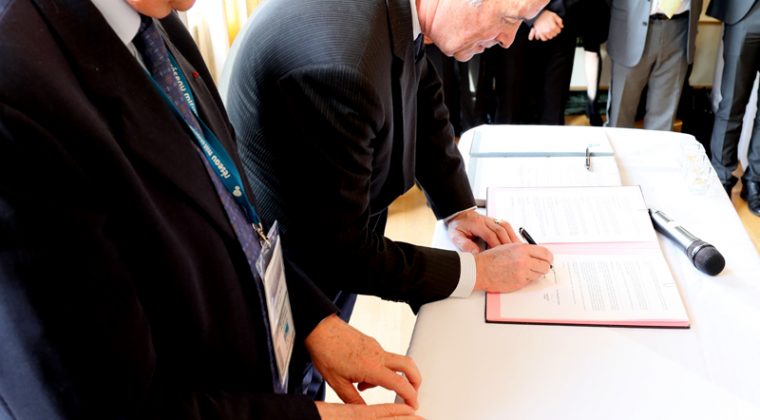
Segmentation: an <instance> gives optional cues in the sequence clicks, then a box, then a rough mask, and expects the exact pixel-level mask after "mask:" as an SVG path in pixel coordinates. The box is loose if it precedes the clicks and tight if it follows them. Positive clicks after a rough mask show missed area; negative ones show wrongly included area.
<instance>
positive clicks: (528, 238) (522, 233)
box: [517, 228, 538, 245]
mask: <svg viewBox="0 0 760 420" xmlns="http://www.w3.org/2000/svg"><path fill="white" fill-rule="evenodd" d="M517 231H518V232H520V236H522V237H523V238H525V240H526V241H527V242H528V243H529V244H531V245H538V244H537V243H536V241H535V240H534V239H533V237H532V236H530V233H528V231H527V230H525V229H523V228H520V229H517Z"/></svg>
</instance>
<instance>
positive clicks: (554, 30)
mask: <svg viewBox="0 0 760 420" xmlns="http://www.w3.org/2000/svg"><path fill="white" fill-rule="evenodd" d="M564 27H565V26H564V24H563V23H562V18H561V17H559V15H558V14H556V13H554V12H552V11H551V10H544V11H543V12H541V14H540V15H538V18H536V21H535V22H534V23H533V27H532V28H530V33H529V34H528V39H529V40H531V41H533V40H536V39H538V40H541V41H548V40H550V39H552V38H554V37H555V36H557V35H559V33H560V32H562V28H564Z"/></svg>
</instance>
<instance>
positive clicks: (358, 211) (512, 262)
mask: <svg viewBox="0 0 760 420" xmlns="http://www.w3.org/2000/svg"><path fill="white" fill-rule="evenodd" d="M545 3H546V0H489V1H468V0H440V1H439V0H419V1H417V2H414V1H410V0H388V1H387V2H378V1H375V0H357V1H350V2H346V1H344V0H295V1H293V0H270V1H268V2H266V3H264V4H262V6H261V7H260V8H259V10H258V11H257V13H256V14H255V15H254V16H253V18H252V19H251V21H250V22H249V23H248V24H247V28H246V30H245V31H244V33H243V34H242V35H241V36H239V39H238V40H237V41H236V42H239V43H240V44H239V45H238V46H237V48H238V54H237V58H236V60H235V62H234V63H233V70H232V75H231V81H230V86H229V95H228V100H227V105H228V108H229V112H230V118H231V120H232V122H233V125H234V126H235V129H236V131H237V134H238V145H239V148H240V153H241V157H242V161H243V164H244V166H245V169H246V173H247V174H249V176H250V177H252V179H254V181H253V184H252V188H253V190H254V192H255V194H256V197H257V199H258V200H259V204H260V208H261V212H262V219H263V220H264V222H265V224H267V223H272V221H274V220H278V221H279V222H280V223H281V226H282V236H283V239H284V243H285V245H284V246H286V247H287V246H289V247H290V251H291V256H292V258H293V259H294V261H296V262H297V263H298V265H299V266H301V267H302V268H303V270H304V272H305V273H306V274H308V276H309V277H310V278H311V279H313V280H314V282H315V283H316V284H318V285H319V286H320V287H321V288H322V290H324V291H325V292H326V294H327V295H328V296H334V297H335V300H336V303H337V304H338V306H339V307H341V308H342V311H341V313H342V315H343V316H347V315H349V314H350V312H351V309H352V306H353V300H354V299H355V296H354V295H352V294H349V293H347V292H350V293H363V294H373V295H377V296H380V297H382V298H385V299H391V300H397V301H405V302H408V303H409V304H410V305H411V306H412V308H413V309H414V310H415V311H416V310H417V309H418V308H419V307H420V305H422V304H424V303H427V302H431V301H434V300H438V299H443V298H447V297H449V296H462V297H463V296H469V295H470V293H471V292H472V290H473V289H475V290H492V291H512V290H515V289H518V288H520V287H522V286H524V285H526V284H528V283H530V282H531V281H533V280H535V279H537V278H539V277H540V276H541V275H543V274H544V273H546V272H548V271H549V265H550V263H551V260H552V256H551V254H550V252H549V251H548V250H547V249H546V248H543V247H540V246H531V245H527V244H523V243H521V242H520V241H519V240H518V238H517V237H516V236H515V233H514V231H513V229H512V228H511V227H510V226H509V224H508V223H506V222H503V221H499V220H495V219H492V218H488V217H484V216H482V215H480V214H479V213H476V212H475V200H474V198H473V195H472V192H471V190H470V186H469V184H468V180H467V176H466V174H465V172H464V165H463V162H462V158H461V156H460V154H459V152H458V150H457V149H456V145H455V144H454V141H453V133H452V131H453V130H452V127H451V124H450V123H449V119H448V112H447V109H446V107H445V105H444V104H443V98H442V94H441V83H440V80H439V78H438V76H437V75H436V73H435V72H434V71H433V70H432V66H431V63H430V62H429V60H428V59H427V56H426V55H425V53H424V48H423V37H427V38H429V39H430V40H431V41H432V42H433V43H434V44H435V45H436V46H437V47H438V48H439V49H440V50H441V51H442V52H443V53H444V54H445V55H447V56H453V57H454V58H456V59H457V60H460V61H467V60H469V59H470V58H471V57H472V56H473V55H475V54H477V53H480V52H482V51H483V50H485V49H486V48H488V47H491V46H493V45H496V44H500V45H501V46H503V47H508V46H509V45H510V44H511V42H512V40H513V37H514V33H515V31H516V30H517V27H518V26H519V25H520V23H521V22H522V21H523V20H524V19H527V18H531V17H533V16H535V14H536V13H537V12H538V11H539V10H540V9H541V8H542V7H543V6H544V4H545ZM415 182H417V183H419V185H420V186H421V187H422V188H423V189H424V191H425V193H426V194H427V196H428V198H429V202H430V205H431V206H432V208H433V211H434V213H435V215H436V216H437V217H438V218H439V219H445V220H447V225H448V232H449V235H450V236H451V238H452V239H453V242H454V243H455V244H456V245H457V247H458V248H459V249H460V250H462V251H463V252H459V253H457V252H454V251H448V250H439V249H432V248H427V247H423V246H415V245H411V244H407V243H401V242H395V241H392V240H390V239H388V238H386V237H385V236H384V228H385V222H386V217H387V208H388V206H389V205H390V204H391V202H392V201H393V200H395V199H396V198H397V197H399V196H400V195H401V194H403V193H404V192H406V191H407V190H409V189H410V188H411V187H412V186H413V185H414V184H415ZM479 239H482V240H484V242H485V243H486V244H487V246H488V247H489V248H490V249H488V250H486V251H484V252H479V247H478V245H477V244H476V241H478V240H479Z"/></svg>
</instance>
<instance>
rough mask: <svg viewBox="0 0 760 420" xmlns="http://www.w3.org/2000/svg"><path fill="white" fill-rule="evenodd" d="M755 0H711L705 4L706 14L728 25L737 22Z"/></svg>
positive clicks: (745, 14)
mask: <svg viewBox="0 0 760 420" xmlns="http://www.w3.org/2000/svg"><path fill="white" fill-rule="evenodd" d="M755 3H757V0H712V1H711V2H710V5H709V6H707V15H708V16H712V17H714V18H715V19H718V20H721V21H723V22H725V23H727V24H729V25H733V24H734V23H737V22H739V21H740V20H742V19H743V18H744V17H745V16H747V13H749V9H751V8H752V6H753V5H754V4H755Z"/></svg>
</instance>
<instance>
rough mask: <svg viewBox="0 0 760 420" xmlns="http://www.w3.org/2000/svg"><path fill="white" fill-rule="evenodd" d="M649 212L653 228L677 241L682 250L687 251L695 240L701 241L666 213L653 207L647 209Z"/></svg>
mask: <svg viewBox="0 0 760 420" xmlns="http://www.w3.org/2000/svg"><path fill="white" fill-rule="evenodd" d="M649 214H650V215H651V216H652V220H653V221H654V227H655V229H657V231H658V232H660V233H662V234H663V235H665V236H667V237H668V238H670V239H671V240H673V241H674V242H675V243H677V244H678V245H679V246H680V247H681V248H682V249H683V250H684V251H688V249H689V248H691V246H692V244H694V243H695V242H698V241H699V242H701V241H700V239H699V238H697V237H696V236H694V235H692V234H691V232H689V231H688V230H686V229H684V228H683V227H682V226H681V225H678V224H677V223H676V222H675V221H673V219H671V218H670V217H668V215H667V214H665V213H663V212H661V211H659V210H653V209H650V210H649ZM689 256H690V257H691V256H692V255H689Z"/></svg>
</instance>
